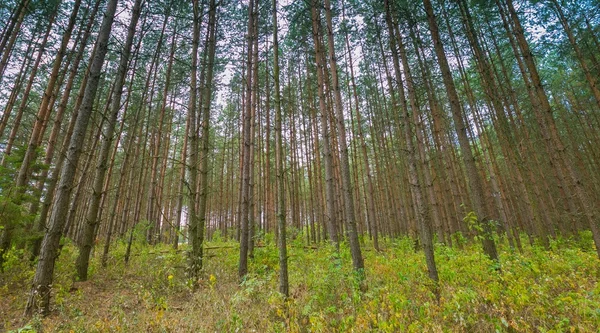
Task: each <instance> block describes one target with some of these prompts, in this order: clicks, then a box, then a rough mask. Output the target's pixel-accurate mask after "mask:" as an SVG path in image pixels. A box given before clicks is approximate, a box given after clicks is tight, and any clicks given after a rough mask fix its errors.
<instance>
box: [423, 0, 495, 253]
mask: <svg viewBox="0 0 600 333" xmlns="http://www.w3.org/2000/svg"><path fill="white" fill-rule="evenodd" d="M423 4H424V5H425V12H426V14H427V21H428V24H429V31H430V32H431V37H432V39H433V46H434V49H435V54H436V56H437V61H438V64H439V66H440V69H441V71H442V78H443V81H444V86H445V88H446V93H447V95H448V100H449V101H450V109H451V111H452V119H453V120H454V128H455V131H456V134H457V136H458V142H459V145H460V151H461V155H462V159H463V162H464V164H465V168H466V170H467V183H468V186H469V190H470V195H471V202H472V203H473V207H472V208H473V211H474V212H475V214H476V216H477V220H478V221H479V222H480V223H481V224H482V227H483V231H484V234H483V237H482V242H483V250H484V252H485V253H486V254H487V256H488V257H489V258H490V259H492V260H493V261H496V262H497V261H498V251H497V250H496V244H495V242H494V238H493V235H492V226H491V223H490V220H489V209H488V207H487V204H486V200H485V196H484V191H483V181H482V179H481V175H480V174H479V172H478V171H477V166H476V163H475V157H474V156H473V151H472V150H471V146H470V144H469V138H468V136H467V124H465V121H464V118H463V111H462V108H461V105H460V100H459V98H458V93H457V92H456V87H455V85H454V80H453V78H452V73H451V71H450V66H449V65H448V60H447V58H446V54H445V51H444V46H443V45H442V42H441V37H440V33H439V28H438V25H437V22H436V17H435V14H434V12H433V7H432V5H431V1H430V0H423Z"/></svg>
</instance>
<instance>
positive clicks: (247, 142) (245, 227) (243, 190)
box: [238, 0, 258, 279]
mask: <svg viewBox="0 0 600 333" xmlns="http://www.w3.org/2000/svg"><path fill="white" fill-rule="evenodd" d="M255 1H258V0H250V1H249V3H248V36H247V40H248V41H247V45H246V57H247V60H246V92H245V105H244V106H245V110H244V116H243V125H242V127H243V142H242V166H241V169H242V182H241V184H240V199H241V202H240V261H239V266H238V276H239V278H240V279H243V278H245V277H246V274H248V241H249V228H250V226H249V214H250V213H251V211H250V200H251V198H250V196H251V193H250V173H251V172H252V170H251V164H250V154H251V148H252V136H251V133H250V127H251V123H252V88H253V85H252V63H253V56H252V50H253V49H254V43H253V41H254V38H255V30H254V17H255V15H257V13H255V12H254V6H255V5H254V2H255Z"/></svg>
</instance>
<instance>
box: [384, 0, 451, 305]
mask: <svg viewBox="0 0 600 333" xmlns="http://www.w3.org/2000/svg"><path fill="white" fill-rule="evenodd" d="M385 9H386V16H385V17H386V23H387V27H388V33H389V38H390V40H389V43H390V49H391V50H392V60H393V64H394V74H395V76H396V82H398V87H397V91H398V92H399V94H400V104H401V105H400V106H401V110H398V111H399V112H400V113H401V116H402V118H401V120H402V129H403V134H404V141H405V144H406V149H407V155H408V156H407V160H408V179H409V183H410V190H411V194H412V198H413V200H414V204H415V212H416V214H417V224H418V226H417V228H418V230H419V236H420V239H421V242H422V244H423V251H424V252H425V260H426V262H427V270H428V273H429V278H430V279H431V280H433V281H434V283H435V284H436V285H435V290H434V293H435V295H436V297H438V298H439V292H438V290H437V283H438V281H439V277H438V272H437V267H436V264H435V256H434V252H433V237H432V236H431V216H430V211H429V207H428V206H427V202H426V199H425V197H424V194H423V186H422V183H421V181H420V179H419V173H418V172H419V171H418V169H417V161H418V160H419V152H418V151H417V149H416V148H415V144H414V141H413V130H415V131H416V136H417V140H423V138H422V135H421V134H419V131H420V129H419V128H417V126H416V123H415V121H414V119H415V118H417V117H418V113H419V112H420V110H419V107H418V106H417V102H416V96H415V93H414V87H413V85H412V77H410V71H407V70H409V68H408V62H407V59H406V52H405V50H404V47H403V46H402V45H400V47H399V49H398V48H397V46H396V42H398V43H402V41H401V39H400V35H399V34H397V35H396V34H395V33H394V24H393V22H392V14H391V8H390V3H389V0H385ZM399 50H400V54H401V57H402V64H403V69H404V73H405V75H406V82H407V87H408V91H409V95H410V96H409V98H410V103H411V105H410V106H411V110H410V111H411V112H412V114H413V119H411V117H410V113H409V109H408V106H407V105H406V96H405V94H404V87H403V84H402V82H403V80H402V74H401V72H400V62H399V59H398V53H399V52H398V51H399ZM422 144H423V143H422V141H421V142H419V141H417V145H422ZM421 164H422V165H421V167H422V168H425V167H427V166H426V165H424V162H423V161H421ZM423 172H428V171H425V170H423ZM424 178H425V179H426V180H428V181H431V179H430V178H431V177H424Z"/></svg>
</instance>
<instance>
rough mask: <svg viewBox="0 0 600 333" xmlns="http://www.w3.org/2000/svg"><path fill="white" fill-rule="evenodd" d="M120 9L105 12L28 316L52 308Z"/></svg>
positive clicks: (110, 5)
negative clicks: (91, 122) (72, 203)
mask: <svg viewBox="0 0 600 333" xmlns="http://www.w3.org/2000/svg"><path fill="white" fill-rule="evenodd" d="M116 8H117V0H110V1H109V2H108V5H107V8H106V12H105V14H104V19H103V20H102V25H101V27H100V32H99V34H98V39H97V41H96V43H97V45H98V49H97V52H96V54H95V56H94V58H93V60H92V63H91V66H90V72H89V83H88V85H87V86H86V89H85V94H84V97H83V102H82V104H81V106H80V109H79V113H78V117H77V121H76V123H75V127H74V131H73V135H72V137H71V140H70V143H69V150H68V153H67V164H66V165H65V166H64V167H63V169H62V174H61V180H60V184H59V186H58V192H57V195H56V201H55V204H54V208H53V210H52V215H51V217H50V221H49V222H50V223H49V227H48V231H47V232H46V235H45V236H44V240H43V242H42V248H41V251H40V259H39V262H38V265H37V268H36V272H35V276H34V278H33V284H32V288H31V292H30V295H29V299H28V301H27V307H26V310H25V314H26V315H27V316H31V315H32V314H33V313H34V311H36V310H38V309H39V310H40V312H41V313H42V314H43V315H46V314H48V313H49V310H50V291H51V290H50V289H51V284H52V280H53V276H54V264H55V261H56V258H57V256H58V248H59V243H60V237H61V235H62V229H63V225H64V222H65V218H66V215H67V208H68V205H69V198H70V194H71V191H72V185H73V181H74V179H75V171H76V168H77V164H78V162H79V157H80V155H81V149H82V146H83V141H84V140H83V137H84V136H85V133H86V131H87V127H88V126H87V125H88V122H89V120H90V115H91V113H92V103H93V101H94V98H95V95H96V91H97V89H98V82H99V80H100V74H101V70H102V65H103V64H104V58H105V56H106V52H107V49H108V38H109V36H110V32H111V28H112V23H113V20H114V16H115V11H116Z"/></svg>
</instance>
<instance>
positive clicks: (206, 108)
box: [196, 0, 217, 268]
mask: <svg viewBox="0 0 600 333" xmlns="http://www.w3.org/2000/svg"><path fill="white" fill-rule="evenodd" d="M216 33H217V5H216V4H215V0H210V4H209V19H208V36H209V37H208V41H207V42H208V50H207V52H208V61H207V63H206V64H205V66H206V77H205V82H206V83H205V86H204V89H203V96H202V99H203V101H202V122H201V125H200V128H201V130H202V132H201V133H202V138H201V142H200V143H201V147H200V194H199V195H200V197H199V202H198V219H199V225H198V231H197V236H196V237H197V239H198V244H199V245H198V246H199V254H200V261H199V263H200V268H202V259H203V252H202V250H203V249H202V246H203V244H204V230H205V228H206V221H207V215H208V212H207V211H208V210H207V201H208V190H209V186H208V182H209V179H208V159H209V151H210V111H211V100H212V91H213V72H214V64H215V49H216V43H217V41H216V37H215V36H216Z"/></svg>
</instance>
